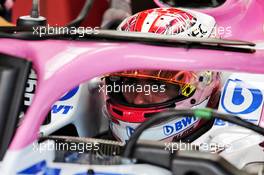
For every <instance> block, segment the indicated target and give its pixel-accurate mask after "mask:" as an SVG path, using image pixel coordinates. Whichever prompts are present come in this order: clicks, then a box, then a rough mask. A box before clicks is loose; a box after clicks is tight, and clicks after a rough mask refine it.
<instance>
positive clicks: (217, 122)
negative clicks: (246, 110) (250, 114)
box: [214, 119, 258, 126]
mask: <svg viewBox="0 0 264 175" xmlns="http://www.w3.org/2000/svg"><path fill="white" fill-rule="evenodd" d="M244 120H245V121H248V122H251V123H255V122H257V121H258V120H257V119H244ZM214 125H216V126H227V125H228V126H234V125H235V124H233V123H229V122H227V121H224V120H221V119H215V122H214Z"/></svg>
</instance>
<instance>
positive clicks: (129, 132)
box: [126, 126, 135, 137]
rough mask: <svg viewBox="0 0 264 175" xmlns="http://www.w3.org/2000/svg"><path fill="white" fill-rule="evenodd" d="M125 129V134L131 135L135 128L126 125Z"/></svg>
mask: <svg viewBox="0 0 264 175" xmlns="http://www.w3.org/2000/svg"><path fill="white" fill-rule="evenodd" d="M126 131H127V136H128V137H131V135H132V134H133V133H134V132H135V129H134V128H132V127H130V126H127V127H126Z"/></svg>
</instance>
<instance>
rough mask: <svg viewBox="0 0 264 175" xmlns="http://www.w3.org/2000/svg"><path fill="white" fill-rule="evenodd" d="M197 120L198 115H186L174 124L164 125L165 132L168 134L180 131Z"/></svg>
mask: <svg viewBox="0 0 264 175" xmlns="http://www.w3.org/2000/svg"><path fill="white" fill-rule="evenodd" d="M195 121H197V119H196V117H184V118H183V119H182V120H180V121H177V122H176V123H174V124H172V125H165V126H163V133H164V134H165V135H166V136H169V135H172V134H173V133H178V132H179V131H181V130H183V129H185V128H187V127H188V126H190V125H192V124H193V123H194V122H195Z"/></svg>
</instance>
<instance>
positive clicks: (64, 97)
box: [59, 86, 79, 101]
mask: <svg viewBox="0 0 264 175" xmlns="http://www.w3.org/2000/svg"><path fill="white" fill-rule="evenodd" d="M78 90H79V86H77V87H76V88H74V89H72V90H71V91H69V92H68V93H66V94H65V95H64V96H63V97H61V98H60V100H59V101H66V100H69V99H70V98H72V97H73V96H74V95H75V94H76V93H77V92H78Z"/></svg>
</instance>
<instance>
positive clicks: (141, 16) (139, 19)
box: [134, 13, 148, 32]
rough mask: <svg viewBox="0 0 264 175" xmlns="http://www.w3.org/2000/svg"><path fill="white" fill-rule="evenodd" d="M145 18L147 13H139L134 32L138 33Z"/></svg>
mask: <svg viewBox="0 0 264 175" xmlns="http://www.w3.org/2000/svg"><path fill="white" fill-rule="evenodd" d="M147 16H148V13H140V14H139V15H138V17H137V22H136V25H135V29H134V31H136V32H140V31H141V30H142V26H143V24H144V21H145V19H146V18H147Z"/></svg>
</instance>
